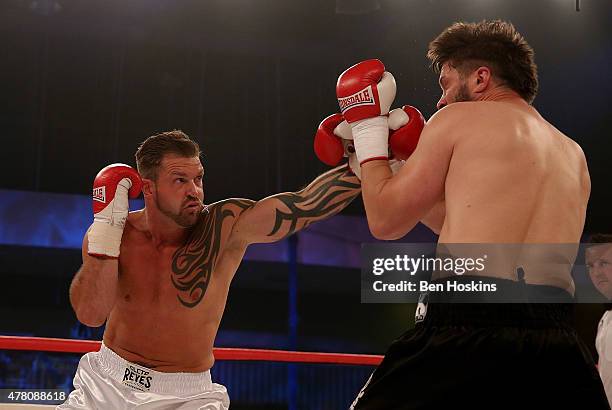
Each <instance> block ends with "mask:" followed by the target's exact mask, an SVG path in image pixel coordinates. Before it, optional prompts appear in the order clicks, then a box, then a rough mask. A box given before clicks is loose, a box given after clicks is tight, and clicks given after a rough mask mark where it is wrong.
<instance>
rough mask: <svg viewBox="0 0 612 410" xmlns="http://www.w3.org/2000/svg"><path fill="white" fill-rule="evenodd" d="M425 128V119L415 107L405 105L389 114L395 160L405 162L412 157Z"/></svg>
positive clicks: (391, 144)
mask: <svg viewBox="0 0 612 410" xmlns="http://www.w3.org/2000/svg"><path fill="white" fill-rule="evenodd" d="M423 127H425V118H424V117H423V114H421V112H420V111H419V110H417V109H416V108H414V107H413V106H410V105H404V106H403V107H402V108H396V109H394V110H392V111H391V112H390V113H389V129H390V131H389V147H390V148H391V152H392V153H393V156H394V158H397V159H400V160H405V159H406V158H408V157H409V156H410V155H412V153H413V152H414V150H415V149H416V146H417V143H418V142H419V137H420V136H421V131H423Z"/></svg>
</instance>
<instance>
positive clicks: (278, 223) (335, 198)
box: [267, 165, 361, 239]
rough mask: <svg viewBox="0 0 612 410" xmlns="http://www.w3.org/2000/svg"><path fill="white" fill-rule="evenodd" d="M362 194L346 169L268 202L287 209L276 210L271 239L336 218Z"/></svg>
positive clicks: (320, 177) (352, 175) (325, 175)
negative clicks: (275, 202)
mask: <svg viewBox="0 0 612 410" xmlns="http://www.w3.org/2000/svg"><path fill="white" fill-rule="evenodd" d="M360 192H361V184H360V182H359V179H358V178H357V177H356V176H355V175H354V174H353V173H352V172H350V170H349V169H348V167H347V166H346V165H344V166H341V167H338V168H335V169H332V170H331V171H329V172H326V173H325V174H323V175H321V176H319V177H318V178H317V179H315V180H314V181H312V182H311V183H310V184H309V185H308V186H307V187H306V188H304V189H302V190H301V191H299V192H295V193H293V192H291V193H282V194H278V195H274V196H272V197H270V198H267V199H275V200H277V201H280V202H281V203H282V204H284V205H285V206H284V207H279V206H276V207H275V221H274V227H273V228H272V230H271V231H270V232H269V233H268V236H269V237H275V238H276V239H283V238H286V237H287V236H289V235H291V234H293V233H295V232H296V231H297V230H299V229H302V228H305V227H306V226H308V225H309V224H311V223H312V222H316V221H320V220H322V219H325V218H328V217H330V216H332V215H335V214H337V213H338V212H340V211H341V210H342V209H344V208H345V207H346V206H348V204H350V203H351V201H353V199H355V198H356V197H357V195H359V193H360ZM278 205H280V204H278ZM282 208H286V209H282Z"/></svg>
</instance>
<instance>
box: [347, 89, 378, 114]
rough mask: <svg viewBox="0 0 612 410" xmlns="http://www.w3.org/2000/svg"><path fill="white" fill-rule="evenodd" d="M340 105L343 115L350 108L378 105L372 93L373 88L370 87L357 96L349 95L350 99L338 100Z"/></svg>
mask: <svg viewBox="0 0 612 410" xmlns="http://www.w3.org/2000/svg"><path fill="white" fill-rule="evenodd" d="M338 104H339V105H340V111H342V112H343V113H344V111H346V110H348V109H350V108H353V107H358V106H361V105H376V101H374V94H373V93H372V86H371V85H368V86H367V87H366V88H364V89H363V90H361V91H357V92H356V93H355V94H353V95H349V96H348V97H342V98H338Z"/></svg>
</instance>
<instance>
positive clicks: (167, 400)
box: [57, 344, 230, 410]
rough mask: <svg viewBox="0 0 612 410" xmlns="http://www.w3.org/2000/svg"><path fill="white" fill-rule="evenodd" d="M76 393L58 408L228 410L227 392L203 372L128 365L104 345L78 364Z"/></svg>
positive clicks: (207, 372)
mask: <svg viewBox="0 0 612 410" xmlns="http://www.w3.org/2000/svg"><path fill="white" fill-rule="evenodd" d="M73 384H74V391H72V392H71V393H70V395H69V396H68V399H67V400H66V401H65V402H64V403H63V404H60V405H59V406H58V407H57V409H101V410H106V409H113V410H120V409H125V410H127V409H143V410H144V409H158V410H161V409H163V410H170V409H180V410H195V409H201V410H227V409H229V403H230V400H229V396H228V395H227V389H226V388H225V387H224V386H222V385H220V384H217V383H213V382H212V380H211V378H210V371H206V372H202V373H162V372H157V371H155V370H151V369H148V368H146V367H143V366H140V365H138V364H134V363H131V362H128V361H127V360H125V359H123V358H122V357H120V356H119V355H118V354H117V353H115V352H113V351H112V350H111V349H109V348H108V347H106V346H105V345H104V344H102V347H101V348H100V351H98V352H93V353H87V354H86V355H84V356H83V357H82V358H81V360H80V361H79V366H78V368H77V371H76V375H75V376H74V381H73Z"/></svg>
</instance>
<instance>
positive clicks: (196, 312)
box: [104, 207, 246, 372]
mask: <svg viewBox="0 0 612 410" xmlns="http://www.w3.org/2000/svg"><path fill="white" fill-rule="evenodd" d="M211 208H212V207H211ZM143 215H144V212H143V211H137V212H132V213H130V215H129V217H128V223H127V224H126V228H125V231H124V234H123V238H122V243H121V256H120V259H119V281H118V290H117V291H118V295H117V299H116V303H115V305H114V307H113V309H112V311H111V313H110V316H109V318H108V321H107V327H106V331H105V333H104V343H105V344H106V345H107V346H108V347H109V348H111V349H112V350H113V351H115V352H116V353H118V354H119V355H120V356H121V357H123V358H124V359H126V360H128V361H131V362H134V363H138V364H141V365H143V366H146V367H148V368H151V369H155V370H158V371H163V372H177V371H183V372H200V371H205V370H207V369H209V368H210V367H212V365H213V363H214V357H213V350H212V349H213V343H214V339H215V336H216V334H217V330H218V328H219V324H220V322H221V317H222V315H223V311H224V309H225V304H226V299H227V294H228V291H229V286H230V283H231V280H232V278H233V276H234V274H235V272H236V270H237V268H238V266H239V264H240V261H241V260H242V256H243V254H244V251H245V248H246V247H230V246H228V239H229V237H230V235H231V229H232V226H233V219H234V218H233V216H235V215H232V214H228V213H223V215H221V214H220V213H219V212H216V211H215V210H214V209H212V210H211V211H210V215H207V216H206V217H205V219H204V220H203V221H201V222H200V223H199V224H198V225H197V226H196V227H195V228H194V232H193V234H192V237H191V238H190V239H188V240H187V243H186V244H185V245H184V246H183V247H180V248H179V247H168V248H163V249H157V248H156V247H155V246H154V244H153V241H152V240H151V238H150V236H149V235H148V233H147V232H146V231H144V230H143V229H142V218H143ZM216 228H218V229H216ZM196 238H197V239H196Z"/></svg>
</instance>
